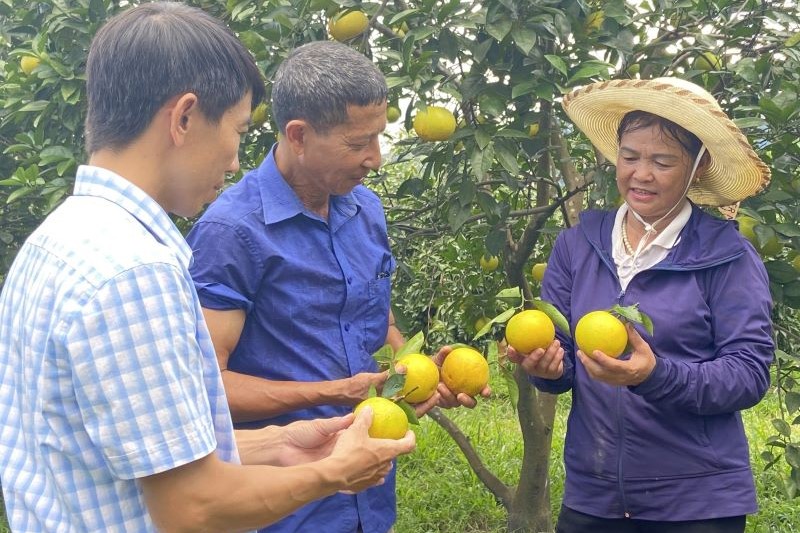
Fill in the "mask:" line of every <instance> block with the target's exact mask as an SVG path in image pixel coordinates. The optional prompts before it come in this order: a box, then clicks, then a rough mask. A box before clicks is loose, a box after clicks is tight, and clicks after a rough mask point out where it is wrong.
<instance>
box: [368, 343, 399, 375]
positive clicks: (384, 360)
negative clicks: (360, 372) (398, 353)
mask: <svg viewBox="0 0 800 533" xmlns="http://www.w3.org/2000/svg"><path fill="white" fill-rule="evenodd" d="M372 358H373V359H375V361H376V362H377V363H378V366H379V367H381V368H383V369H386V368H391V367H392V361H393V360H394V350H393V349H392V347H391V345H389V344H384V345H383V346H381V347H380V349H379V350H378V351H377V352H375V353H374V354H372Z"/></svg>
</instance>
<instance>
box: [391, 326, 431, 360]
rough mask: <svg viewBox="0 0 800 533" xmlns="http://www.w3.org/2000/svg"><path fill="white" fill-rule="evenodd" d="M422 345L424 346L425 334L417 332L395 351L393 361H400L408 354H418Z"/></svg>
mask: <svg viewBox="0 0 800 533" xmlns="http://www.w3.org/2000/svg"><path fill="white" fill-rule="evenodd" d="M423 344H425V334H424V333H423V332H421V331H419V332H417V334H416V335H414V336H413V337H411V338H410V339H408V340H407V341H406V342H405V344H403V345H402V346H401V347H400V349H399V350H397V353H396V354H395V359H400V358H401V357H403V356H404V355H408V354H410V353H420V350H422V345H423Z"/></svg>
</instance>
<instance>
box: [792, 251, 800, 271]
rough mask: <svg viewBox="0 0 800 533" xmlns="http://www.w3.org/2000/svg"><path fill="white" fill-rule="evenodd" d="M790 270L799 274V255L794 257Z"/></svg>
mask: <svg viewBox="0 0 800 533" xmlns="http://www.w3.org/2000/svg"><path fill="white" fill-rule="evenodd" d="M792 268H794V269H795V270H797V271H798V272H800V255H796V256H795V257H794V259H792Z"/></svg>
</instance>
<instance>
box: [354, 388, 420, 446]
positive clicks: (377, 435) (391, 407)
mask: <svg viewBox="0 0 800 533" xmlns="http://www.w3.org/2000/svg"><path fill="white" fill-rule="evenodd" d="M367 405H368V406H370V407H372V424H371V425H370V426H369V436H370V437H372V438H373V439H395V440H397V439H402V438H403V437H405V435H406V433H407V432H408V417H407V416H406V413H405V411H403V409H402V408H401V407H400V406H399V405H397V404H396V403H394V402H393V401H392V400H389V399H387V398H381V397H380V396H374V397H372V398H367V399H366V400H364V401H363V402H361V403H360V404H358V405H357V406H356V409H355V414H356V415H358V413H359V411H361V410H362V409H363V408H364V407H365V406H367Z"/></svg>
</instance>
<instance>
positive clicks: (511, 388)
mask: <svg viewBox="0 0 800 533" xmlns="http://www.w3.org/2000/svg"><path fill="white" fill-rule="evenodd" d="M500 376H501V377H502V378H503V382H504V383H505V384H506V388H507V389H508V399H509V400H511V406H512V407H513V408H514V410H515V411H516V410H517V405H519V386H518V385H517V380H515V379H514V372H513V371H512V370H509V369H508V368H506V367H505V366H503V365H500Z"/></svg>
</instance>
